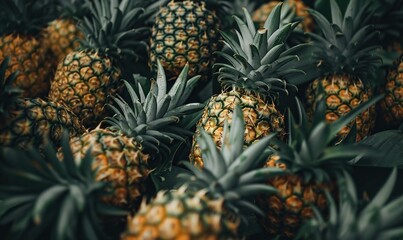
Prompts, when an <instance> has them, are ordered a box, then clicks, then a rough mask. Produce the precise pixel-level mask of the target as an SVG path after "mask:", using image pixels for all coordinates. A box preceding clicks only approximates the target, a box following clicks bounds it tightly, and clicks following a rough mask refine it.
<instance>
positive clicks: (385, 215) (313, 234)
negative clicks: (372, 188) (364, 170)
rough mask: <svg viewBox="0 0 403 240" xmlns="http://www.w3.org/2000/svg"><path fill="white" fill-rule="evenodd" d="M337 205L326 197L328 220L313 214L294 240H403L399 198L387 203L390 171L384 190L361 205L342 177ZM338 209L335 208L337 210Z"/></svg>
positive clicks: (392, 179) (394, 175)
mask: <svg viewBox="0 0 403 240" xmlns="http://www.w3.org/2000/svg"><path fill="white" fill-rule="evenodd" d="M344 179H345V180H344V182H343V183H341V184H340V185H341V187H340V190H341V191H340V197H339V203H338V204H336V201H335V200H334V199H333V198H332V197H331V196H327V199H328V201H329V203H330V204H329V212H330V217H329V218H328V219H327V218H325V217H323V216H322V215H321V214H320V213H318V212H316V214H315V218H314V219H312V220H310V221H308V222H307V223H306V225H305V226H304V227H303V228H302V229H301V231H300V232H299V234H298V237H297V238H296V239H301V240H302V239H312V240H321V239H334V240H357V239H365V240H375V239H402V238H403V227H402V223H403V217H402V216H403V209H402V207H401V206H402V204H403V197H402V196H401V197H398V198H396V199H394V200H393V201H390V202H387V201H388V198H390V195H391V192H392V189H393V187H394V185H395V183H396V179H397V170H396V169H394V170H393V172H392V173H391V174H390V177H389V179H388V180H387V182H386V183H385V184H384V186H383V187H382V188H381V189H380V190H379V192H378V194H377V195H376V196H374V198H373V199H372V201H370V202H367V203H365V205H364V204H361V203H360V202H359V199H358V198H357V193H356V188H355V186H354V182H353V179H352V178H351V176H350V175H349V174H348V173H344ZM338 205H339V206H340V207H337V206H338Z"/></svg>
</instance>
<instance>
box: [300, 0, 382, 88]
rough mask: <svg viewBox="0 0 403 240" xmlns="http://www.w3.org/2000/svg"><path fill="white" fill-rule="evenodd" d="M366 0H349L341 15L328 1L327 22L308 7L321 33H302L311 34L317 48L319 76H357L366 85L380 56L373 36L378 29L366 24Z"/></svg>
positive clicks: (338, 9) (375, 35)
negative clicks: (363, 0)
mask: <svg viewBox="0 0 403 240" xmlns="http://www.w3.org/2000/svg"><path fill="white" fill-rule="evenodd" d="M368 5H369V2H367V3H366V4H364V5H363V6H361V5H360V4H359V0H351V1H350V2H349V4H348V6H347V9H346V12H345V14H344V17H343V15H342V13H341V11H340V8H339V6H338V5H337V3H336V2H335V1H334V0H330V6H331V16H332V19H331V22H329V21H328V20H327V19H326V18H325V17H324V16H323V15H322V14H321V13H319V12H317V11H315V10H309V12H310V13H311V15H312V16H313V17H314V19H315V20H316V22H317V25H318V29H320V30H321V32H322V33H323V35H322V36H321V35H319V34H315V33H306V34H308V35H309V36H310V37H312V39H313V41H314V43H315V45H316V46H318V51H315V52H314V58H315V60H316V62H317V63H318V64H317V67H318V68H319V72H320V73H321V75H322V76H327V75H336V74H343V75H349V76H351V77H353V78H359V79H361V80H362V81H363V82H364V83H365V84H367V85H370V82H369V78H370V76H371V74H373V73H374V71H375V70H376V68H377V66H378V64H379V63H380V62H381V58H380V57H379V56H377V51H375V50H377V49H378V48H379V46H377V45H374V44H373V41H374V38H376V37H377V35H378V34H379V32H377V31H375V30H374V26H373V25H369V24H368V22H369V21H370V18H371V14H367V11H366V9H367V8H368Z"/></svg>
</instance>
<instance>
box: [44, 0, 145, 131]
mask: <svg viewBox="0 0 403 240" xmlns="http://www.w3.org/2000/svg"><path fill="white" fill-rule="evenodd" d="M89 11H90V14H89V15H88V16H86V17H85V18H84V20H83V21H81V22H80V25H79V26H80V27H81V28H80V29H81V30H82V32H83V33H84V34H85V39H84V40H83V41H82V45H81V47H80V48H79V49H78V50H76V51H73V52H71V53H69V54H68V55H67V56H66V57H65V58H63V59H62V60H61V61H60V63H59V65H58V67H57V70H56V73H55V77H54V80H53V81H52V82H51V87H50V92H49V99H51V100H53V101H56V102H59V103H63V104H66V105H67V106H68V107H70V108H71V109H72V110H73V112H74V113H75V114H77V116H78V117H79V118H80V119H82V120H83V123H84V125H85V126H86V127H94V126H96V125H98V124H99V122H100V121H101V120H102V119H103V118H104V117H105V116H106V115H107V111H106V109H105V108H104V106H105V104H107V103H108V98H107V97H108V95H115V94H116V93H117V92H118V91H119V89H120V87H121V86H122V84H123V83H122V81H121V76H122V70H121V65H122V63H123V62H124V61H125V60H127V59H128V58H130V57H138V55H137V53H136V51H137V50H138V49H139V48H143V47H145V44H144V42H143V41H142V40H141V39H143V37H144V34H145V33H146V31H147V30H146V29H144V28H140V27H139V25H140V26H141V23H139V22H138V21H137V20H139V19H138V16H139V14H140V13H141V12H142V9H141V8H134V9H132V8H130V7H129V5H128V4H127V2H126V1H123V2H121V1H119V0H111V1H108V0H102V1H100V2H99V3H98V2H97V3H95V2H92V3H91V4H90V5H89ZM117 16H119V17H117Z"/></svg>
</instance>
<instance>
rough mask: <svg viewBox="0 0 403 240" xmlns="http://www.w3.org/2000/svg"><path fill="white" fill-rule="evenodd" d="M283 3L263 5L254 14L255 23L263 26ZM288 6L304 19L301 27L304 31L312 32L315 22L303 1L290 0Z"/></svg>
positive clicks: (273, 2) (274, 2) (272, 2)
mask: <svg viewBox="0 0 403 240" xmlns="http://www.w3.org/2000/svg"><path fill="white" fill-rule="evenodd" d="M280 2H282V1H270V2H268V3H266V4H263V5H262V6H261V7H260V8H258V9H257V10H255V11H254V12H253V15H252V18H253V21H254V22H256V23H258V24H259V26H263V25H264V23H265V21H266V19H267V17H268V16H269V15H270V13H271V11H272V10H273V8H274V7H275V6H277V4H279V3H280ZM287 2H288V5H289V6H290V7H292V8H295V10H294V11H295V15H296V16H297V17H301V18H303V20H302V23H301V24H300V25H299V26H300V27H301V28H302V29H303V30H304V31H306V32H312V31H313V28H314V21H313V18H312V16H311V15H310V14H309V13H308V11H307V6H306V5H305V4H304V3H303V2H302V1H301V0H288V1H287Z"/></svg>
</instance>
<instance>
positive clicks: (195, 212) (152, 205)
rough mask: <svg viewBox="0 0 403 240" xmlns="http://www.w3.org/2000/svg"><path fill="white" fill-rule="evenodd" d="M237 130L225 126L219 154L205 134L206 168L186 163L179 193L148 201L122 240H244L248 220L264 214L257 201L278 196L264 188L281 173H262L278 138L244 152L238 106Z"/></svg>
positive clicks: (159, 195)
mask: <svg viewBox="0 0 403 240" xmlns="http://www.w3.org/2000/svg"><path fill="white" fill-rule="evenodd" d="M231 125H232V126H231V128H229V124H228V122H227V123H226V124H225V126H224V135H223V139H222V141H223V146H224V147H223V148H222V149H221V150H220V149H217V147H216V146H215V144H214V140H213V139H212V137H211V136H210V135H209V134H208V133H207V132H204V131H203V130H202V129H201V135H200V136H199V137H198V138H199V142H200V144H201V146H202V149H203V150H202V151H203V158H204V159H205V168H203V169H199V168H196V167H195V166H193V165H192V164H190V163H188V162H186V163H184V164H185V166H186V167H187V168H188V169H189V170H190V172H188V173H186V174H184V175H182V177H183V178H182V179H180V180H178V185H179V186H181V187H179V189H177V190H169V191H160V192H158V193H157V195H156V197H155V198H154V199H153V200H151V202H149V203H146V201H143V203H142V205H141V207H140V210H139V211H138V212H137V214H136V215H134V216H133V217H129V220H128V226H127V230H126V232H125V233H123V235H122V238H121V239H122V240H129V239H130V240H135V239H195V240H196V239H200V240H201V239H240V238H241V237H242V233H240V232H239V231H238V230H239V227H240V225H241V224H242V223H244V222H243V221H246V216H247V215H248V214H251V213H258V214H259V213H261V211H260V210H259V209H258V208H257V207H256V206H255V205H254V204H253V202H252V201H251V197H252V199H253V196H255V195H256V194H259V193H273V188H272V187H271V186H265V184H262V181H264V179H265V178H267V177H268V176H271V175H273V174H281V170H278V169H277V170H276V169H263V168H259V163H262V162H263V161H264V160H265V159H266V158H267V156H268V155H269V154H270V152H269V151H265V149H266V148H267V145H268V141H270V139H272V138H273V136H274V135H275V134H271V135H269V136H266V137H265V138H263V139H261V141H259V142H258V143H256V144H253V145H252V146H250V147H249V148H247V149H245V150H243V148H242V145H243V139H242V138H240V137H239V136H240V135H242V134H243V132H244V127H245V123H244V122H243V116H242V111H241V109H240V107H239V106H238V107H236V108H235V111H234V117H233V120H232V124H231Z"/></svg>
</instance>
